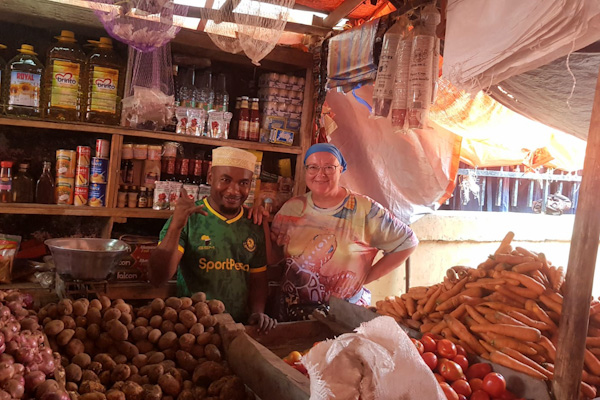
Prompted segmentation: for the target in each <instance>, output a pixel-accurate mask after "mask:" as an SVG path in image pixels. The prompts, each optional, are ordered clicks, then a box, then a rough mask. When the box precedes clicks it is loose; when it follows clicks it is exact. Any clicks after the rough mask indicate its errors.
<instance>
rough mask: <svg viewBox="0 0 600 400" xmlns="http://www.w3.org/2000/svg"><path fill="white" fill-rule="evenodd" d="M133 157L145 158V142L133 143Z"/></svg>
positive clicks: (146, 152)
mask: <svg viewBox="0 0 600 400" xmlns="http://www.w3.org/2000/svg"><path fill="white" fill-rule="evenodd" d="M133 158H135V159H136V160H145V159H147V158H148V145H147V144H134V145H133Z"/></svg>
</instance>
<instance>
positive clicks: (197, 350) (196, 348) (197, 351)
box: [190, 344, 204, 359]
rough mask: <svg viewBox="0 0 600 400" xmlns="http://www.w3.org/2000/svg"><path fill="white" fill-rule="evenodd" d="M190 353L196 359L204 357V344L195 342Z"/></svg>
mask: <svg viewBox="0 0 600 400" xmlns="http://www.w3.org/2000/svg"><path fill="white" fill-rule="evenodd" d="M190 354H191V355H192V356H194V358H195V359H198V358H202V357H204V346H200V345H199V344H194V345H193V346H192V350H190Z"/></svg>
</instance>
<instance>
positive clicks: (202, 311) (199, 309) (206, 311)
mask: <svg viewBox="0 0 600 400" xmlns="http://www.w3.org/2000/svg"><path fill="white" fill-rule="evenodd" d="M194 310H195V311H196V317H197V318H198V319H200V318H202V317H204V316H207V315H210V308H209V307H208V304H206V303H196V305H194Z"/></svg>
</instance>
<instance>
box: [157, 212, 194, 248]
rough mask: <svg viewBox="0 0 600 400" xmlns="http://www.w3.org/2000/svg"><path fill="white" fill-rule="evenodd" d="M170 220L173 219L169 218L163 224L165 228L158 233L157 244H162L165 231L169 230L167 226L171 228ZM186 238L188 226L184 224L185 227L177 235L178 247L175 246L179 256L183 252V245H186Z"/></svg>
mask: <svg viewBox="0 0 600 400" xmlns="http://www.w3.org/2000/svg"><path fill="white" fill-rule="evenodd" d="M172 219H173V217H170V218H169V219H168V220H167V222H166V223H165V226H163V228H162V230H161V231H160V235H159V236H158V238H159V242H158V243H159V244H160V242H162V240H163V239H164V238H165V236H166V235H167V231H168V230H169V226H171V220H172ZM187 237H188V224H185V226H184V227H183V229H182V230H181V233H180V234H179V246H177V250H179V251H180V252H181V254H183V253H184V252H185V245H186V243H187Z"/></svg>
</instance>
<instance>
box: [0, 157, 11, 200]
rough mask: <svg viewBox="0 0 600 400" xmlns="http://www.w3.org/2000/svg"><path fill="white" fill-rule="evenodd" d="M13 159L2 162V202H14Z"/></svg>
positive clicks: (0, 198) (0, 190)
mask: <svg viewBox="0 0 600 400" xmlns="http://www.w3.org/2000/svg"><path fill="white" fill-rule="evenodd" d="M12 165H13V163H12V161H2V162H0V203H11V202H12Z"/></svg>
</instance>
